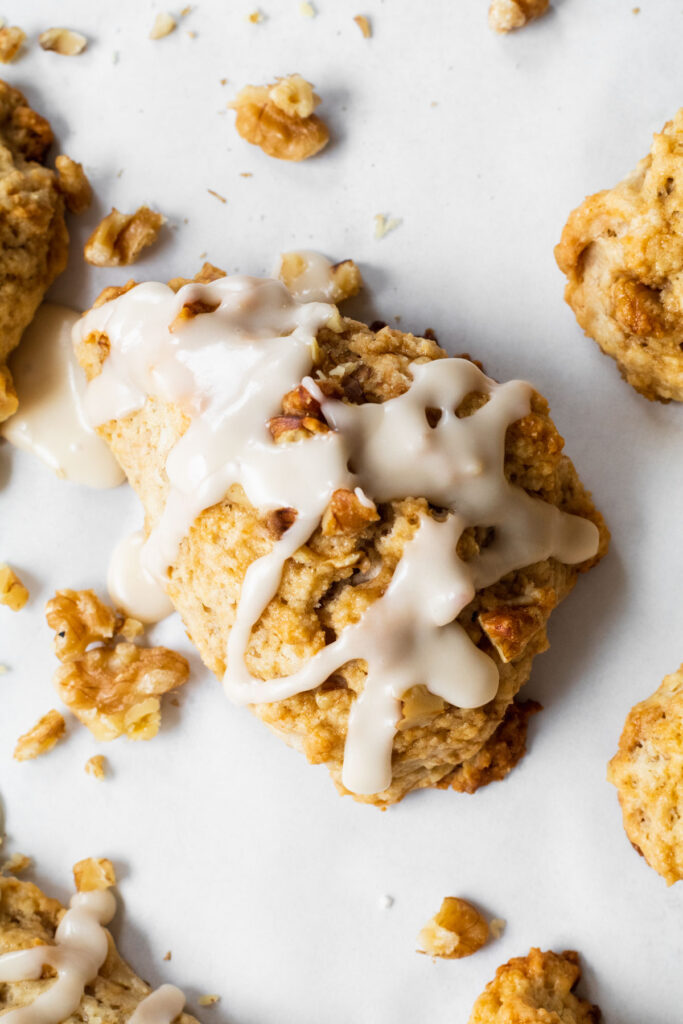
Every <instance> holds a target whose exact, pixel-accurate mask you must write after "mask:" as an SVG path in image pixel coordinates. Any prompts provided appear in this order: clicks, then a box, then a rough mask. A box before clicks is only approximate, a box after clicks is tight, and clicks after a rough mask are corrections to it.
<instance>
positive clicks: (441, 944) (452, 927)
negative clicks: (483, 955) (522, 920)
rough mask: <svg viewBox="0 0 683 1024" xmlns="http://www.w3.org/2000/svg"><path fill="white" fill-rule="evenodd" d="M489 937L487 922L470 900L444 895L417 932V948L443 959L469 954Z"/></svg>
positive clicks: (479, 947) (452, 958)
mask: <svg viewBox="0 0 683 1024" xmlns="http://www.w3.org/2000/svg"><path fill="white" fill-rule="evenodd" d="M488 937H489V926H488V925H487V923H486V921H485V920H484V918H483V917H482V915H481V914H480V913H479V911H478V910H477V909H476V907H473V906H472V904H471V903H468V902H467V900H461V899H459V898H457V897H455V896H447V897H446V899H445V900H444V901H443V903H442V904H441V909H440V910H439V913H438V914H436V915H435V916H434V917H433V918H432V919H431V921H429V922H428V923H427V924H426V925H425V926H424V928H423V929H422V931H421V932H420V934H419V936H418V944H419V948H418V952H419V953H428V954H429V955H430V956H438V957H442V958H444V959H446V960H459V959H461V958H462V957H465V956H471V955H472V953H476V952H477V950H478V949H481V947H482V946H483V945H484V943H485V942H486V940H487V939H488Z"/></svg>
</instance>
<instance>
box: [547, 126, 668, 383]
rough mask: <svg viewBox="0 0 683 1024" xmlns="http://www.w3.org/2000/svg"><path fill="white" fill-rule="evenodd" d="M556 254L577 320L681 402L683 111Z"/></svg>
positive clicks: (592, 199) (575, 221) (635, 376)
mask: <svg viewBox="0 0 683 1024" xmlns="http://www.w3.org/2000/svg"><path fill="white" fill-rule="evenodd" d="M555 258H556V259H557V262H558V265H559V267H560V270H561V271H562V272H563V273H564V274H566V275H567V287H566V289H565V299H566V300H567V302H568V303H569V305H570V306H571V307H572V309H573V310H574V313H575V314H576V319H577V320H578V322H579V325H580V326H581V327H582V328H583V329H584V331H585V332H586V334H588V335H589V336H590V337H591V338H594V339H595V341H597V343H598V345H599V346H600V348H601V349H602V350H603V352H605V353H606V354H607V355H609V356H612V358H613V359H615V360H616V362H617V365H618V366H619V369H620V371H621V374H622V376H623V377H624V378H625V380H627V381H628V383H629V384H631V385H632V387H634V388H635V389H636V391H639V392H640V393H641V395H644V396H645V397H646V398H650V399H660V400H663V401H667V400H669V399H674V400H675V401H677V402H681V401H683V109H682V110H679V112H678V113H677V114H676V116H675V117H674V119H673V121H669V122H668V123H667V124H666V125H665V126H664V129H663V131H662V132H661V134H659V135H655V137H654V143H653V145H652V149H651V151H650V153H649V155H648V156H646V157H645V158H644V159H643V160H641V161H640V163H639V164H638V166H637V167H636V169H635V171H633V173H632V174H629V175H628V177H627V178H625V179H624V181H622V182H621V184H619V185H617V186H616V187H615V188H613V189H610V190H608V191H604V192H597V193H596V194H595V195H593V196H588V198H587V199H585V200H584V202H583V203H582V204H581V206H579V207H578V208H577V209H576V210H574V211H573V213H572V214H571V215H570V217H569V220H568V221H567V224H566V225H565V228H564V231H563V232H562V238H561V240H560V243H559V245H558V246H556V248H555Z"/></svg>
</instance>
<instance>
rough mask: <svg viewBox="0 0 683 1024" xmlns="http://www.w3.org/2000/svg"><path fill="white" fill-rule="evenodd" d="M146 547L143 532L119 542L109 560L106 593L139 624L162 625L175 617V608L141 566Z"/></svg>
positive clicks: (156, 582)
mask: <svg viewBox="0 0 683 1024" xmlns="http://www.w3.org/2000/svg"><path fill="white" fill-rule="evenodd" d="M144 543H145V536H144V534H143V533H142V531H140V530H138V531H137V532H135V533H131V534H129V535H128V536H127V537H124V538H123V539H122V540H120V541H119V543H118V544H117V545H116V547H115V548H114V550H113V552H112V555H111V558H110V560H109V571H108V573H107V590H108V591H109V596H110V597H111V599H112V601H113V602H114V604H115V605H116V607H117V608H120V609H121V610H122V611H124V612H125V613H126V615H130V616H132V618H134V619H138V620H139V621H140V622H148V623H151V622H161V620H162V619H165V618H166V617H167V616H168V615H170V614H171V613H172V611H173V605H172V604H171V599H170V598H169V597H168V596H167V594H166V591H165V590H164V588H163V587H162V586H161V584H160V583H159V581H158V580H156V579H155V578H154V576H152V574H151V573H150V572H148V571H147V569H145V567H144V565H143V564H142V561H141V558H142V550H143V546H144Z"/></svg>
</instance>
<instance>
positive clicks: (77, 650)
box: [45, 590, 118, 662]
mask: <svg viewBox="0 0 683 1024" xmlns="http://www.w3.org/2000/svg"><path fill="white" fill-rule="evenodd" d="M45 618H46V619H47V624H48V626H49V627H50V629H54V631H55V634H56V635H55V640H54V646H55V654H56V655H57V657H58V658H59V660H60V661H64V662H69V661H75V660H77V659H78V658H80V657H81V656H82V655H83V654H84V653H85V651H86V649H87V648H88V647H89V646H90V644H92V643H96V642H98V641H102V640H111V639H112V637H113V636H114V635H115V633H116V632H117V626H118V620H117V617H116V614H115V613H114V611H113V610H112V609H111V608H109V606H108V605H106V604H104V603H103V602H102V601H100V599H99V597H98V596H97V594H96V593H95V592H94V591H93V590H58V591H57V593H56V594H55V596H54V597H53V598H52V600H50V601H48V603H47V605H46V606H45Z"/></svg>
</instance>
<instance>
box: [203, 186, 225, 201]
mask: <svg viewBox="0 0 683 1024" xmlns="http://www.w3.org/2000/svg"><path fill="white" fill-rule="evenodd" d="M206 191H207V192H208V193H209V195H212V196H215V197H216V199H220V201H221V202H222V203H227V201H228V200H227V199H226V198H225V196H222V195H221V194H220V193H219V192H214V190H213V189H212V188H207V190H206Z"/></svg>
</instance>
